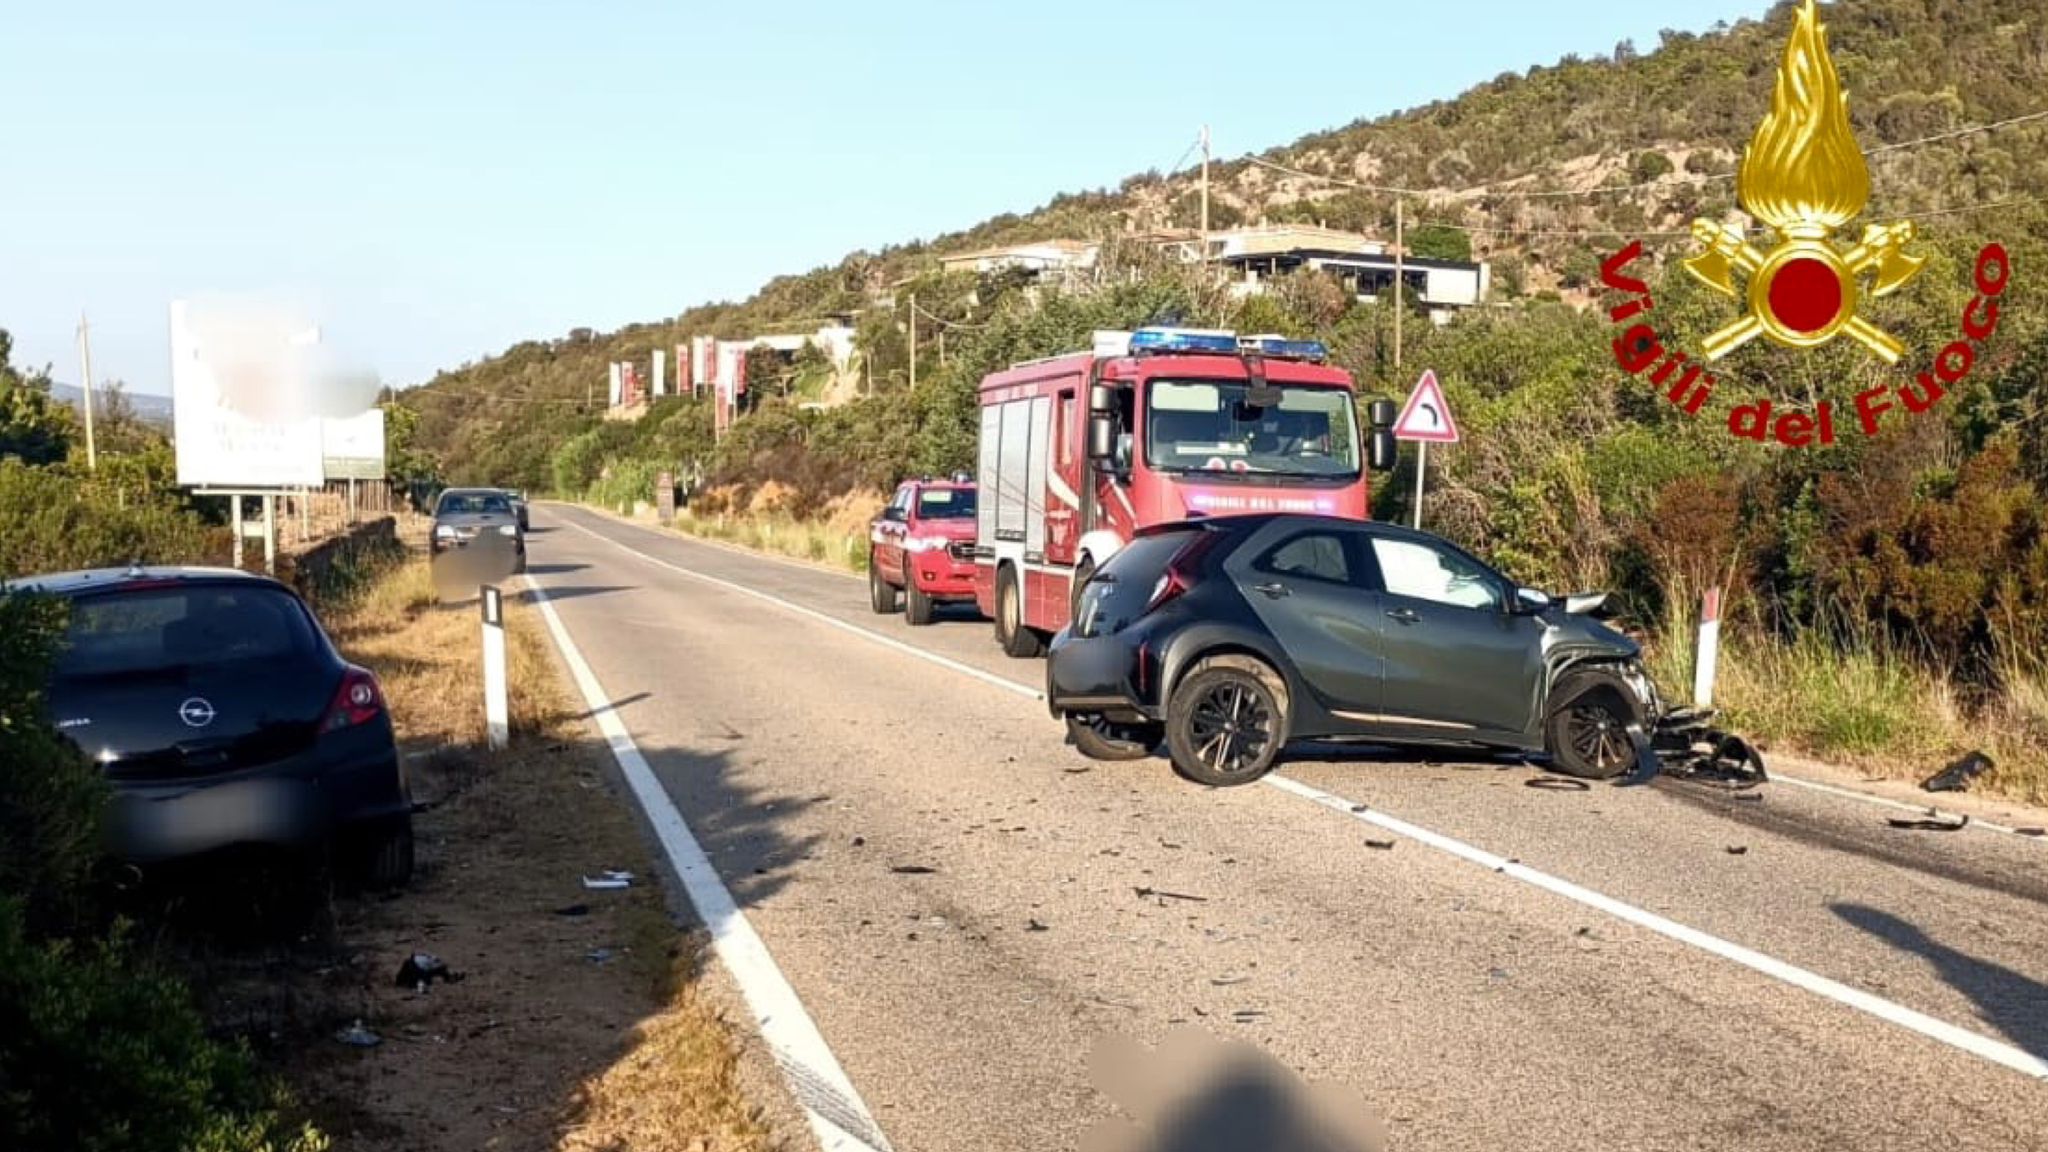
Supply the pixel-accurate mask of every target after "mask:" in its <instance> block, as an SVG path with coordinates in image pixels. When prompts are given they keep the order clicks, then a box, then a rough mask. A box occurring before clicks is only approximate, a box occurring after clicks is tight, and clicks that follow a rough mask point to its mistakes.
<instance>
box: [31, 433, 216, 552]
mask: <svg viewBox="0 0 2048 1152" xmlns="http://www.w3.org/2000/svg"><path fill="white" fill-rule="evenodd" d="M0 525H4V529H0V575H18V574H29V573H36V572H52V571H61V570H63V569H67V568H90V567H105V566H113V565H122V564H128V563H130V562H132V561H135V560H142V561H144V562H146V563H151V564H188V563H194V562H198V561H202V560H204V559H206V558H207V555H208V552H209V548H208V531H207V528H206V526H205V525H204V524H202V523H201V522H200V520H199V517H198V516H197V515H196V514H195V513H193V512H192V511H190V510H189V509H187V508H185V507H183V506H182V505H180V504H178V503H174V502H172V501H171V500H169V499H158V500H133V501H128V500H123V499H121V498H120V497H119V495H118V494H117V493H116V492H113V491H108V490H106V489H104V488H102V487H101V486H98V485H94V484H92V483H90V482H87V481H82V480H80V479H78V478H76V477H74V476H71V475H69V474H67V473H65V472H63V471H61V470H59V469H56V468H37V467H31V466H29V465H27V464H23V463H22V462H21V461H19V460H0Z"/></svg>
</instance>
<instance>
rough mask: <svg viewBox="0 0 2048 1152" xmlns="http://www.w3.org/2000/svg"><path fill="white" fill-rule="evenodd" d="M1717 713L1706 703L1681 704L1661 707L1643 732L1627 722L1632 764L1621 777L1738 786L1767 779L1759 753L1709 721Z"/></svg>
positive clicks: (1738, 788)
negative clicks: (1632, 748)
mask: <svg viewBox="0 0 2048 1152" xmlns="http://www.w3.org/2000/svg"><path fill="white" fill-rule="evenodd" d="M1716 715H1717V713H1715V712H1714V711H1712V710H1711V709H1698V708H1680V709H1676V710H1674V711H1671V712H1667V713H1665V714H1664V715H1663V716H1662V717H1661V718H1659V719H1658V721H1657V724H1656V728H1655V729H1654V730H1653V731H1652V732H1650V733H1648V734H1645V733H1644V731H1643V729H1642V727H1641V726H1640V725H1630V726H1629V730H1628V731H1629V738H1630V739H1631V740H1632V741H1633V742H1634V744H1635V749H1636V768H1635V771H1634V772H1632V773H1630V774H1629V776H1628V777H1627V779H1626V780H1624V781H1623V783H1626V784H1645V783H1648V782H1649V781H1650V780H1651V779H1652V778H1653V777H1655V776H1658V775H1668V776H1673V777H1676V778H1679V779H1683V780H1690V781H1694V782H1697V783H1701V784H1707V785H1710V786H1713V787H1718V788H1726V789H1729V790H1731V791H1738V792H1739V791H1746V790H1748V789H1750V788H1754V787H1756V786H1758V785H1760V784H1764V783H1768V782H1769V780H1770V774H1769V773H1768V772H1766V771H1765V770H1764V758H1763V757H1762V756H1761V755H1759V754H1758V753H1757V750H1756V749H1755V748H1754V747H1752V746H1751V745H1750V743H1749V741H1747V740H1744V739H1743V738H1742V737H1740V736H1737V735H1735V734H1734V733H1732V732H1725V731H1722V730H1721V729H1719V728H1716V727H1714V724H1713V720H1714V717H1715V716H1716Z"/></svg>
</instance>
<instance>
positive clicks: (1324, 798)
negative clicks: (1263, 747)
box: [1265, 775, 2048, 1080]
mask: <svg viewBox="0 0 2048 1152" xmlns="http://www.w3.org/2000/svg"><path fill="white" fill-rule="evenodd" d="M1265 782H1266V783H1268V784H1270V785H1272V786H1273V787H1275V788H1278V789H1280V790H1281V791H1282V792H1286V793H1288V794H1290V795H1293V796H1298V797H1300V798H1301V799H1304V800H1307V801H1309V802H1310V803H1313V804H1319V805H1321V806H1322V807H1324V808H1328V809H1330V810H1331V811H1333V812H1338V813H1341V814H1343V815H1346V816H1349V817H1351V818H1352V819H1354V820H1361V821H1364V822H1365V823H1367V824H1371V825H1373V826H1374V827H1377V828H1382V829H1384V830H1386V831H1388V832H1392V833H1394V834H1395V835H1398V836H1405V837H1407V838H1408V839H1410V840H1414V841H1417V842H1418V843H1422V844H1426V845H1428V846H1429V847H1431V848H1435V849H1436V850H1438V851H1439V852H1447V853H1449V854H1450V855H1452V856H1456V857H1458V858H1459V859H1461V860H1465V861H1467V862H1469V863H1472V864H1477V865H1479V866H1480V867H1482V868H1487V869H1491V870H1492V871H1495V872H1498V873H1501V874H1502V875H1505V876H1512V877H1514V878H1515V879H1517V880H1520V881H1522V882H1523V883H1524V884H1529V885H1533V886H1534V887H1537V888H1541V889H1543V890H1544V891H1546V892H1550V893H1552V894H1554V895H1557V896H1562V897H1564V898H1565V899H1567V900H1570V901H1572V902H1574V903H1577V904H1583V905H1585V906H1586V907H1588V908H1593V909H1597V910H1599V911H1601V912H1605V913H1607V914H1608V915H1609V916H1613V917H1614V918H1616V919H1618V920H1624V921H1627V922H1628V923H1630V924H1634V925H1635V926H1637V927H1639V928H1647V929H1649V930H1650V931H1652V932H1655V933H1657V934H1658V935H1659V936H1663V937H1666V938H1668V939H1671V940H1676V941H1678V942H1679V943H1681V944H1690V945H1692V946H1693V947H1694V948H1698V949H1699V950H1701V951H1703V952H1708V953H1711V954H1713V955H1715V956H1719V957H1720V958H1722V959H1723V960H1732V961H1734V962H1735V963H1737V964H1740V965H1742V966H1743V967H1745V968H1749V969H1752V970H1753V971H1757V972H1761V973H1763V974H1764V975H1766V976H1769V977H1772V978H1774V979H1777V980H1782V981H1784V982H1785V983H1787V984H1790V985H1792V986H1793V987H1795V988H1800V989H1803V990H1805V991H1807V992H1811V993H1813V994H1814V995H1816V996H1823V997H1826V998H1827V999H1829V1000H1833V1001H1835V1002H1836V1003H1839V1004H1846V1005H1848V1006H1849V1007H1851V1008H1855V1009H1857V1010H1858V1011H1861V1012H1867V1013H1869V1014H1870V1015H1872V1016H1875V1017H1877V1018H1878V1019H1880V1020H1883V1021H1885V1022H1887V1023H1890V1024H1896V1025H1898V1026H1899V1027H1901V1028H1907V1029H1910V1030H1912V1031H1914V1032H1918V1033H1920V1034H1921V1035H1922V1036H1926V1037H1929V1038H1930V1039H1934V1040H1938V1041H1940V1042H1941V1043H1943V1044H1947V1045H1949V1046H1950V1047H1954V1048H1960V1049H1962V1050H1963V1051H1965V1052H1968V1053H1970V1054H1971V1055H1973V1056H1979V1057H1982V1058H1983V1059H1986V1060H1989V1061H1991V1062H1992V1063H1994V1064H2002V1065H2004V1066H2005V1067H2007V1068H2010V1069H2012V1070H2013V1071H2015V1072H2023V1073H2025V1074H2027V1075H2029V1076H2032V1077H2034V1078H2036V1079H2044V1080H2048V1061H2044V1060H2042V1059H2041V1058H2040V1057H2037V1056H2034V1055H2033V1054H2031V1053H2028V1052H2024V1051H2021V1050H2020V1049H2018V1048H2015V1047H2013V1046H2012V1045H2010V1044H2005V1043H2001V1042H2000V1041H1997V1040H1993V1039H1991V1038H1989V1037H1987V1036H1982V1035H1979V1034H1978V1033H1975V1032H1971V1031H1969V1030H1968V1029H1965V1028H1959V1027H1957V1026H1956V1025H1954V1024H1950V1023H1948V1022H1946V1021H1943V1020H1937V1019H1935V1018H1934V1017H1932V1016H1928V1015H1926V1014H1924V1013H1920V1012H1915V1011H1914V1010H1912V1009H1911V1008H1907V1007H1905V1006H1903V1005H1900V1004H1895V1003H1893V1002H1891V1001H1889V1000H1886V999H1884V998H1883V997H1880V996H1873V995H1871V994H1870V993H1868V992H1865V991H1863V990H1862V989H1860V988H1851V987H1849V986H1848V985H1847V984H1843V983H1840V982H1838V981H1835V980H1830V979H1828V978H1827V977H1825V976H1822V975H1820V974H1819V973H1816V972H1810V971H1808V970H1806V969H1804V968H1800V967H1798V966H1796V965H1793V964H1787V963H1785V962H1784V961H1782V960H1776V959H1773V958H1772V957H1769V956H1766V955H1764V954H1763V953H1761V952H1757V951H1754V950H1752V949H1749V948H1744V947H1743V946H1742V945H1740V944H1734V943H1731V942H1729V941H1727V940H1723V939H1721V938H1720V937H1718V936H1711V935H1708V934H1707V933H1705V932H1702V931H1700V930H1698V929H1697V928H1688V927H1686V926H1685V925H1683V924H1680V923H1678V922H1677V921H1675V920H1667V919H1665V918H1664V917H1662V916H1659V915H1657V914H1656V913H1654V912H1648V911H1645V910H1643V909H1641V908H1637V907H1635V906H1634V905H1632V904H1624V903H1622V902H1621V901H1619V900H1616V899H1614V898H1613V897H1610V896H1603V895H1601V894H1600V893H1598V892H1594V891H1592V890H1591V889H1588V888H1581V887H1579V886H1578V885H1577V884H1574V883H1572V882H1571V881H1569V880H1561V879H1559V878H1557V877H1555V876H1552V875H1550V874H1549V873H1547V872H1539V871H1537V870H1536V869H1534V868H1531V867H1529V866H1528V865H1526V864H1519V863H1516V862H1515V861H1512V860H1507V859H1504V858H1502V857H1499V856H1495V855H1494V854H1492V853H1491V852H1487V851H1485V850H1483V849H1480V848H1474V847H1472V846H1471V845H1469V844H1466V843H1463V842H1462V841H1458V840H1453V839H1451V838H1450V837H1448V836H1443V835H1440V834H1438V833H1435V832H1431V831H1430V830H1429V829H1427V828H1420V827H1417V826H1416V825H1413V824H1410V823H1408V822H1407V821H1405V820H1399V819H1396V818H1395V817H1392V816H1388V815H1385V814H1384V813H1381V812H1377V811H1373V810H1371V809H1368V810H1366V811H1364V812H1359V811H1357V810H1356V809H1355V806H1354V805H1353V803H1352V802H1351V801H1349V800H1346V799H1344V798H1343V797H1341V796H1334V795H1331V794H1330V793H1328V792H1324V791H1322V790H1320V789H1318V788H1313V787H1311V786H1309V785H1307V784H1303V783H1301V782H1300V781H1298V780H1292V779H1289V778H1287V777H1285V776H1277V775H1276V776H1268V777H1266V778H1265Z"/></svg>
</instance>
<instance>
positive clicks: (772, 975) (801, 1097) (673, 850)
mask: <svg viewBox="0 0 2048 1152" xmlns="http://www.w3.org/2000/svg"><path fill="white" fill-rule="evenodd" d="M526 586H527V587H528V588H529V589H531V590H532V591H533V594H534V600H535V602H536V603H538V604H539V605H540V611H541V615H542V616H543V617H545V618H546V619H547V624H548V631H549V632H550V633H551V634H553V636H554V638H555V647H556V648H557V649H558V650H560V652H561V653H562V659H563V660H564V661H565V662H567V664H568V665H569V673H570V675H571V676H573V677H575V680H576V687H577V690H578V691H580V692H582V693H583V699H584V701H585V703H587V704H588V705H589V706H590V709H591V720H592V722H593V723H595V724H596V725H597V728H598V731H600V732H602V733H603V734H604V738H605V742H606V743H607V744H608V745H609V746H610V748H611V752H612V757H613V759H615V760H617V761H618V763H619V770H620V771H621V772H623V773H624V774H625V777H626V783H627V784H628V785H629V786H630V787H631V788H632V790H633V798H634V799H635V800H637V801H638V802H639V804H640V809H641V811H643V812H645V813H646V814H647V819H648V822H649V823H650V824H652V825H653V826H654V832H655V835H656V836H657V837H659V838H660V840H661V847H662V851H663V852H665V853H666V854H667V855H668V862H669V864H670V866H671V867H673V868H674V869H675V870H676V875H678V876H679V877H681V878H682V882H683V890H684V891H685V892H687V893H688V894H689V897H690V903H691V905H692V906H694V907H695V908H696V909H697V915H698V916H700V917H702V918H703V920H704V924H705V926H706V927H707V928H708V929H710V932H711V943H712V947H713V948H714V949H716V951H717V953H718V959H719V960H720V962H722V963H723V964H724V965H725V967H726V970H727V971H729V972H731V973H732V975H733V979H734V980H735V981H737V982H738V984H739V986H740V992H741V994H742V995H744V996H745V997H746V1000H747V1006H748V1007H749V1008H751V1009H752V1010H753V1013H754V1023H755V1025H756V1026H757V1027H758V1028H759V1029H760V1032H761V1039H762V1040H763V1042H765V1043H766V1044H767V1045H768V1049H769V1051H770V1052H771V1053H772V1054H773V1055H774V1057H775V1062H776V1064H777V1065H778V1066H780V1067H781V1069H782V1072H783V1075H784V1076H785V1077H786V1078H787V1079H788V1081H789V1088H790V1092H791V1093H792V1094H793V1095H794V1096H795V1097H796V1100H797V1103H798V1105H799V1106H801V1107H802V1108H803V1111H804V1116H805V1117H806V1118H807V1119H808V1120H809V1121H810V1125H811V1131H812V1132H813V1133H814V1134H816V1136H817V1137H818V1143H819V1145H820V1146H822V1147H823V1148H824V1149H825V1152H890V1148H889V1142H888V1139H887V1138H886V1137H884V1136H883V1135H882V1130H881V1128H880V1127H879V1126H878V1125H876V1123H875V1120H874V1116H873V1115H872V1114H871V1113H870V1112H869V1111H868V1106H867V1104H866V1103H865V1102H864V1101H862V1100H861V1098H860V1093H859V1092H857V1091H855V1090H854V1087H853V1081H852V1080H850V1079H848V1078H847V1075H846V1070H845V1069H843V1068H841V1067H840V1066H839V1060H838V1058H837V1057H835V1056H833V1054H832V1049H831V1047H830V1046H828V1045H827V1044H826V1043H825V1037H824V1035H823V1034H821V1033H820V1032H819V1031H818V1025H817V1024H816V1023H815V1022H814V1021H813V1020H812V1019H811V1017H810V1014H809V1013H807V1012H805V1011H804V1006H803V1002H802V1001H801V1000H799V999H798V998H797V994H796V989H794V988H792V987H790V984H789V981H788V980H787V979H786V978H785V977H784V976H783V975H782V969H780V968H778V967H776V964H775V957H773V956H772V955H770V954H769V952H768V946H767V945H766V944H764V943H762V941H761V937H760V936H759V935H757V934H756V933H755V932H754V926H753V925H752V924H749V923H748V922H747V917H746V914H745V913H744V912H741V911H740V908H739V905H738V903H736V902H735V901H734V900H733V897H732V893H731V892H730V891H728V890H727V889H726V886H725V882H724V881H722V880H720V879H719V878H718V870H717V869H716V868H714V867H713V866H712V864H711V859H710V858H709V857H708V856H706V855H705V854H704V849H703V846H702V845H700V844H698V843H697V837H696V836H695V835H694V834H693V833H691V831H690V826H689V824H688V823H686V822H685V821H684V820H683V814H682V813H681V812H679V811H677V810H676V806H675V802H674V801H673V800H671V799H669V795H668V791H667V790H666V789H665V788H663V787H662V785H661V781H660V780H658V779H656V778H655V775H654V769H653V767H651V766H650V765H649V764H648V763H647V758H646V757H645V756H643V755H641V754H640V749H639V747H638V746H637V745H635V744H634V743H633V737H632V735H631V734H630V733H628V732H627V731H626V725H625V724H624V723H623V722H622V721H621V720H620V719H619V717H618V713H617V712H615V711H613V709H612V707H611V704H610V700H611V698H610V697H609V696H606V695H605V692H604V688H603V687H602V686H601V685H599V684H598V682H597V676H596V674H595V673H593V672H591V670H590V665H589V664H588V663H586V662H585V661H584V659H583V653H582V652H580V651H579V650H577V647H576V642H575V641H574V640H572V639H570V638H569V630H568V629H567V628H566V627H564V626H563V624H562V619H561V617H560V616H558V615H556V613H555V605H554V602H553V601H551V600H550V599H548V594H547V590H546V589H544V588H542V587H541V585H540V582H539V581H537V580H535V579H534V578H533V577H532V576H531V575H529V576H527V578H526Z"/></svg>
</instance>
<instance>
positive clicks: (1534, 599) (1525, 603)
mask: <svg viewBox="0 0 2048 1152" xmlns="http://www.w3.org/2000/svg"><path fill="white" fill-rule="evenodd" d="M1550 605H1551V599H1550V595H1549V594H1548V593H1545V592H1538V591H1537V590H1536V589H1534V588H1517V589H1515V597H1514V599H1513V600H1510V601H1509V602H1508V610H1509V611H1510V612H1512V613H1514V614H1515V615H1517V616H1534V615H1537V614H1538V613H1540V612H1542V611H1543V610H1544V609H1546V608H1548V607H1550Z"/></svg>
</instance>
